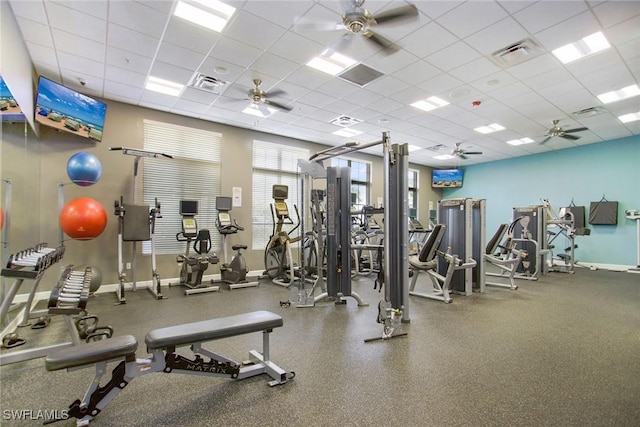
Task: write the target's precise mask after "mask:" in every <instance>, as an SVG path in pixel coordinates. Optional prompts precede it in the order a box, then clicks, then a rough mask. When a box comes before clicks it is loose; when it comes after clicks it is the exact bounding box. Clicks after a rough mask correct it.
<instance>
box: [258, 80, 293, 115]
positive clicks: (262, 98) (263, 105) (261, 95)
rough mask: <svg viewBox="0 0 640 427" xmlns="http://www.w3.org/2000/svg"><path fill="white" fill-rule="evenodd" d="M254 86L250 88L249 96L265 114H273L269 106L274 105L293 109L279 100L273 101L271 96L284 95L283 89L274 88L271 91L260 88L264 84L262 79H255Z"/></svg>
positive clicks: (286, 109)
mask: <svg viewBox="0 0 640 427" xmlns="http://www.w3.org/2000/svg"><path fill="white" fill-rule="evenodd" d="M253 84H254V85H255V87H254V88H252V89H249V92H247V96H248V97H249V100H250V101H251V103H253V104H254V105H255V106H256V108H257V109H258V110H260V112H261V113H262V114H263V115H264V116H268V115H269V114H271V111H269V109H268V108H267V107H274V108H277V109H279V110H283V111H291V110H292V108H291V107H287V106H286V105H283V104H280V103H278V102H275V101H272V100H270V99H269V98H270V97H272V96H278V95H284V94H285V92H284V91H283V90H278V89H277V90H272V91H271V92H268V93H267V92H265V91H264V90H262V89H260V85H261V84H262V80H260V79H253Z"/></svg>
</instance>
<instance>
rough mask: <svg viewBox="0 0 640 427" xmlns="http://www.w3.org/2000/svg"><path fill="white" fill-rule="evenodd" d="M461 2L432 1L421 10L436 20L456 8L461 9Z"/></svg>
mask: <svg viewBox="0 0 640 427" xmlns="http://www.w3.org/2000/svg"><path fill="white" fill-rule="evenodd" d="M462 3H463V2H461V1H448V0H444V1H430V2H429V3H428V4H425V5H424V7H421V8H420V10H421V12H422V13H423V14H425V15H426V16H428V17H429V18H431V19H436V18H439V17H441V16H442V15H444V14H445V13H447V12H448V11H450V10H451V9H453V8H455V7H459V6H460V4H462Z"/></svg>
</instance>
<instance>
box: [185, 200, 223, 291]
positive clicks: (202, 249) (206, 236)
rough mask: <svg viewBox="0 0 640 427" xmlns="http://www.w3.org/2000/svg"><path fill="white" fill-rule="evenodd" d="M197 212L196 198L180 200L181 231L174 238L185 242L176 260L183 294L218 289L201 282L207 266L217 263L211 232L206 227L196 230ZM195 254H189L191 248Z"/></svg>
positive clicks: (210, 284)
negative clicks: (212, 249) (212, 247)
mask: <svg viewBox="0 0 640 427" xmlns="http://www.w3.org/2000/svg"><path fill="white" fill-rule="evenodd" d="M197 214H198V201H197V200H180V215H181V216H182V231H180V232H178V233H177V234H176V240H177V241H179V242H186V249H185V253H184V254H183V255H178V257H177V258H176V261H177V262H178V264H179V265H180V283H179V285H181V286H185V287H186V288H187V290H186V291H185V292H184V293H185V295H193V294H201V293H205V292H216V291H218V290H220V288H219V287H218V286H214V285H213V284H212V283H209V284H203V283H202V276H203V274H204V272H205V271H206V270H207V268H209V264H217V263H218V256H217V255H216V254H215V253H213V254H209V251H210V250H211V233H210V232H209V230H207V229H201V230H198V223H197V221H196V215H197ZM192 247H193V251H194V252H195V255H192V254H191V249H192Z"/></svg>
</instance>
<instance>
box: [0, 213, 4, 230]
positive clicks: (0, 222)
mask: <svg viewBox="0 0 640 427" xmlns="http://www.w3.org/2000/svg"><path fill="white" fill-rule="evenodd" d="M2 227H4V210H3V209H0V230H2Z"/></svg>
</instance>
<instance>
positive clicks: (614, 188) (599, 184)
mask: <svg viewBox="0 0 640 427" xmlns="http://www.w3.org/2000/svg"><path fill="white" fill-rule="evenodd" d="M464 169H465V174H464V185H463V187H462V188H460V189H446V190H443V193H442V198H443V199H450V198H459V197H472V198H477V199H486V205H487V233H486V234H487V239H489V238H490V237H491V236H493V233H494V232H495V231H496V229H497V228H498V225H499V224H500V223H503V222H510V221H511V215H512V209H513V208H514V207H523V206H531V205H540V204H541V203H542V202H541V199H542V198H544V199H548V200H549V201H550V202H551V204H552V205H553V207H554V208H555V210H556V211H558V210H559V209H560V208H561V207H564V206H568V205H569V204H570V203H571V201H572V200H573V202H574V203H575V204H576V205H577V206H585V207H586V221H587V225H586V226H587V227H588V228H590V229H591V235H590V236H577V237H576V244H577V245H578V248H577V249H576V258H577V260H578V261H582V262H586V263H598V264H615V265H628V266H635V265H636V262H637V261H636V260H637V249H636V246H637V237H636V236H637V229H636V227H637V225H636V221H634V220H630V219H627V218H625V215H624V212H625V210H626V209H640V136H633V137H628V138H621V139H616V140H612V141H606V142H602V143H597V144H589V145H585V146H582V147H576V148H570V149H564V150H557V151H550V152H546V153H542V154H533V155H529V156H523V157H517V158H514V159H508V160H500V161H495V162H489V163H481V164H478V165H471V166H468V167H465V168H464ZM603 196H605V197H606V199H607V200H608V201H617V202H618V224H617V225H591V224H588V220H589V204H590V203H591V202H597V201H600V200H601V199H602V197H603ZM565 242H566V240H565V238H564V237H559V238H557V239H556V242H555V243H556V244H555V246H556V248H560V247H563V248H564V246H563V245H564V243H565ZM560 252H562V250H561V251H560ZM556 253H558V252H557V250H556Z"/></svg>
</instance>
